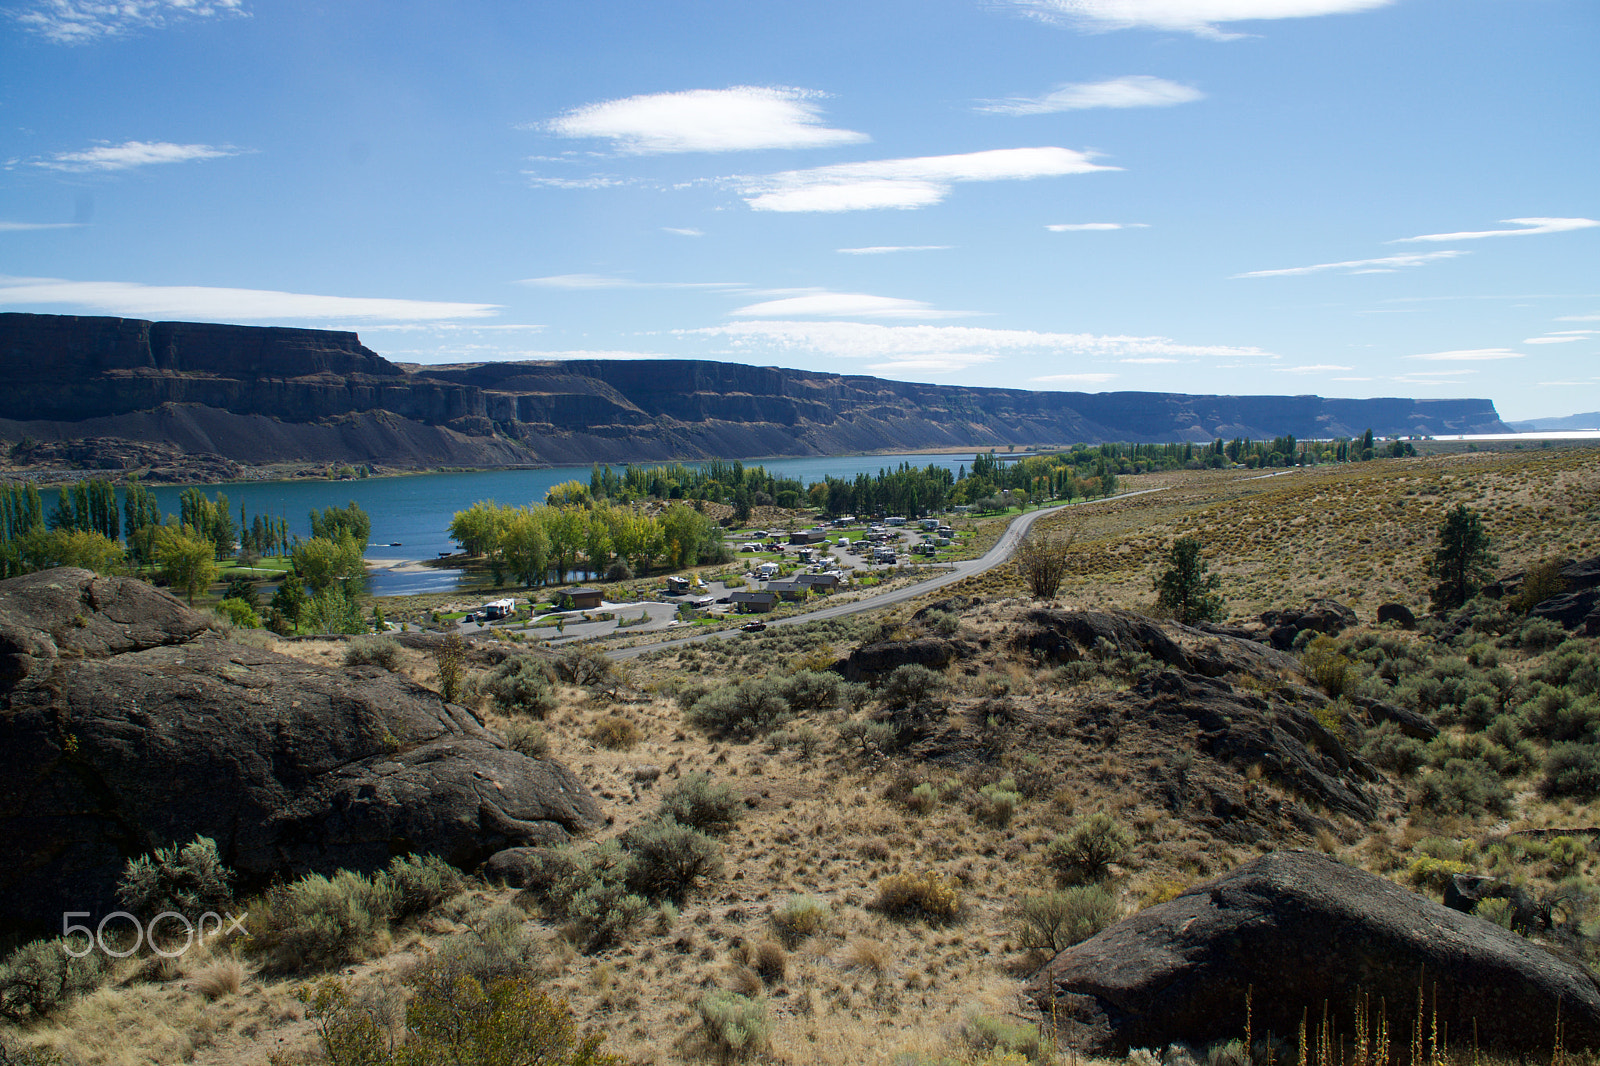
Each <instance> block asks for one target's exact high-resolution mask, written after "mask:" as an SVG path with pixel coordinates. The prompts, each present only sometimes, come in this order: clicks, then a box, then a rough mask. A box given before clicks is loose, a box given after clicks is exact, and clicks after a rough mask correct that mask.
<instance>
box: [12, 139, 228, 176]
mask: <svg viewBox="0 0 1600 1066" xmlns="http://www.w3.org/2000/svg"><path fill="white" fill-rule="evenodd" d="M243 152H244V149H242V148H234V147H232V146H231V145H213V144H172V143H170V142H168V141H124V142H123V143H121V144H102V145H97V146H95V147H94V148H85V149H84V150H83V151H81V152H59V153H57V154H56V155H53V156H51V157H49V158H48V159H35V160H31V161H30V165H32V166H36V167H44V168H45V169H47V170H65V171H68V172H72V173H88V172H90V171H96V170H131V169H133V168H134V167H144V166H151V165H152V164H156V163H193V162H196V161H198V160H202V159H222V158H225V157H227V156H230V155H240V154H242V153H243Z"/></svg>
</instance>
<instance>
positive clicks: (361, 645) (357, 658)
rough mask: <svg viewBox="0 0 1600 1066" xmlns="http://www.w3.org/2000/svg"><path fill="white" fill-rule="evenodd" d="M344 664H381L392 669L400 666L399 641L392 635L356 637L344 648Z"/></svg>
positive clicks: (386, 668)
mask: <svg viewBox="0 0 1600 1066" xmlns="http://www.w3.org/2000/svg"><path fill="white" fill-rule="evenodd" d="M344 664H345V665H346V666H381V667H383V668H384V669H385V670H389V671H391V672H392V671H394V670H398V669H399V668H400V642H399V641H397V640H395V639H394V638H393V637H383V636H378V637H357V638H356V639H355V640H352V641H351V642H350V643H349V644H347V645H345V649H344Z"/></svg>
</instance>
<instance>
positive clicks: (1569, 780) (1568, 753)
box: [1539, 740, 1600, 799]
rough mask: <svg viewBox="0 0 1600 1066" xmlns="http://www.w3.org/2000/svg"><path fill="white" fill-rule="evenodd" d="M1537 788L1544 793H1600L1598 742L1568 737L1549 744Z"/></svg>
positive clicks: (1585, 796) (1583, 795) (1581, 795)
mask: <svg viewBox="0 0 1600 1066" xmlns="http://www.w3.org/2000/svg"><path fill="white" fill-rule="evenodd" d="M1539 787H1540V790H1541V791H1543V792H1544V794H1545V795H1546V796H1574V797H1576V798H1578V799H1593V798H1594V797H1595V796H1600V745H1596V744H1580V743H1577V742H1575V741H1570V740H1569V741H1562V742H1561V743H1558V744H1552V745H1550V752H1549V754H1548V755H1546V756H1545V760H1544V776H1543V779H1542V780H1541V781H1540V782H1539Z"/></svg>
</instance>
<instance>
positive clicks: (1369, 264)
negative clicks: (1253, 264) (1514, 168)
mask: <svg viewBox="0 0 1600 1066" xmlns="http://www.w3.org/2000/svg"><path fill="white" fill-rule="evenodd" d="M1471 254H1472V253H1471V252H1458V251H1454V250H1452V251H1448V252H1421V253H1418V254H1416V255H1388V256H1384V257H1383V258H1382V259H1350V260H1346V261H1345V262H1343V263H1316V264H1314V265H1312V266H1303V267H1282V268H1280V269H1278V270H1251V271H1247V272H1246V273H1243V274H1235V275H1233V276H1234V277H1236V278H1281V277H1290V276H1291V275H1296V274H1320V273H1322V272H1323V271H1325V270H1339V271H1343V272H1344V273H1346V274H1389V273H1393V272H1394V271H1396V270H1398V269H1400V268H1401V267H1415V266H1422V265H1424V264H1426V263H1432V262H1435V261H1437V260H1440V259H1455V258H1457V257H1458V256H1463V255H1471Z"/></svg>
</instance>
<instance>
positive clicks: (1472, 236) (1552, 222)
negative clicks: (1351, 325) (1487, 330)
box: [1389, 218, 1600, 244]
mask: <svg viewBox="0 0 1600 1066" xmlns="http://www.w3.org/2000/svg"><path fill="white" fill-rule="evenodd" d="M1500 221H1501V222H1509V223H1511V224H1512V225H1514V226H1520V227H1521V228H1520V229H1482V230H1467V231H1464V232H1461V233H1424V234H1423V235H1422V236H1420V237H1401V238H1399V239H1398V240H1393V241H1390V242H1389V243H1390V244H1407V243H1409V242H1411V241H1475V240H1477V239H1478V238H1480V237H1529V236H1532V235H1534V234H1536V233H1567V232H1569V231H1571V230H1577V229H1590V228H1592V227H1594V226H1600V222H1597V221H1596V220H1594V219H1592V218H1502V219H1501V220H1500Z"/></svg>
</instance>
